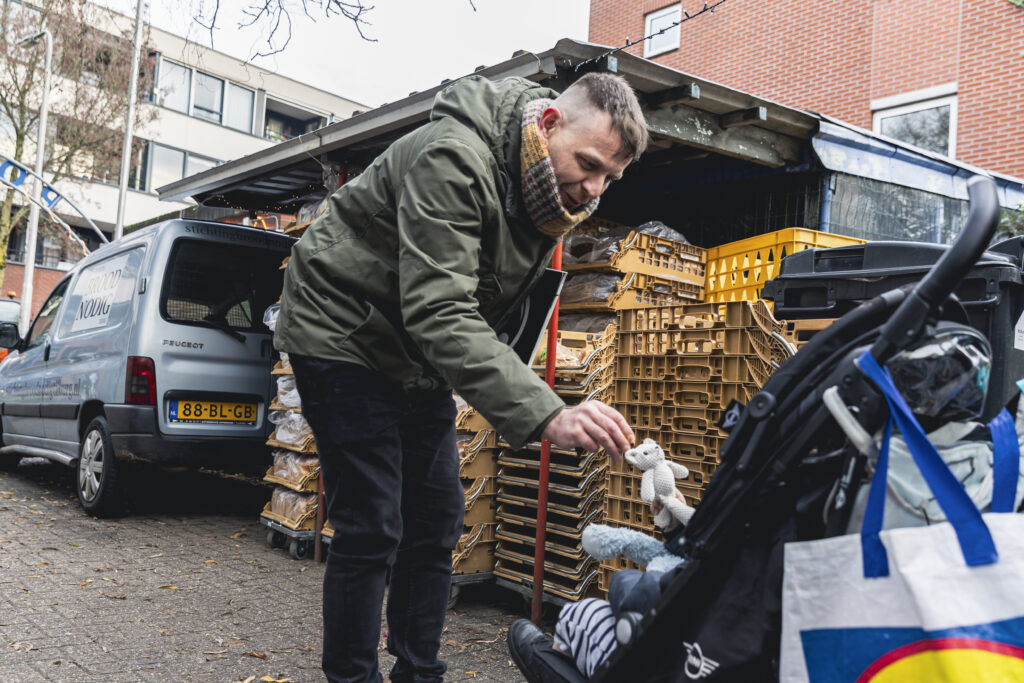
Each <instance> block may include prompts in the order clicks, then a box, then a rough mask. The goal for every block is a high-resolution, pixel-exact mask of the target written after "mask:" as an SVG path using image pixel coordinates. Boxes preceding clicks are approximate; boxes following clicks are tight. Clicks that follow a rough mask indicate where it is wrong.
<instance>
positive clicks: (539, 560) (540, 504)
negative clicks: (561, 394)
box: [530, 242, 562, 626]
mask: <svg viewBox="0 0 1024 683" xmlns="http://www.w3.org/2000/svg"><path fill="white" fill-rule="evenodd" d="M551 267H552V268H554V269H555V270H561V269H562V243H561V242H559V243H558V246H556V247H555V253H554V254H553V255H552V256H551ZM557 363H558V300H557V299H556V300H555V307H554V310H552V312H551V320H550V321H549V322H548V352H547V354H546V357H545V361H544V379H545V381H546V382H547V383H548V386H549V387H554V386H555V366H556V365H557ZM550 466H551V442H550V441H548V440H547V439H541V441H540V473H539V475H538V480H537V482H538V483H537V545H536V548H535V550H534V553H533V604H532V606H531V610H530V621H532V622H533V623H534V624H537V625H538V626H539V625H540V615H541V609H542V608H543V606H544V603H543V593H544V543H545V542H546V540H547V531H548V529H547V526H548V470H549V468H550Z"/></svg>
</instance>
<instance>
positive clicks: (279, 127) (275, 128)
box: [263, 98, 326, 142]
mask: <svg viewBox="0 0 1024 683" xmlns="http://www.w3.org/2000/svg"><path fill="white" fill-rule="evenodd" d="M325 125H326V119H324V117H323V116H320V115H319V114H314V113H313V112H310V111H306V110H304V109H300V108H299V107H296V106H295V105H293V104H288V103H286V102H278V101H276V100H272V99H269V98H268V99H267V113H266V118H265V119H264V125H263V137H265V138H266V139H268V140H273V141H274V142H284V141H285V140H291V139H292V138H295V137H298V136H300V135H304V134H305V133H311V132H313V131H314V130H316V129H317V128H322V127H323V126H325Z"/></svg>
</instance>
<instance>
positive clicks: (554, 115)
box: [539, 106, 565, 139]
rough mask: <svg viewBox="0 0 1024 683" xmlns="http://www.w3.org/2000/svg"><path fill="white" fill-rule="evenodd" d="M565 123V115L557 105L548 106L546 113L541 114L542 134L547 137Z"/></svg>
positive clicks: (540, 125)
mask: <svg viewBox="0 0 1024 683" xmlns="http://www.w3.org/2000/svg"><path fill="white" fill-rule="evenodd" d="M564 123H565V117H564V116H563V114H562V112H561V110H559V109H558V108H556V107H553V106H552V107H548V108H547V109H545V110H544V113H542V114H541V115H540V122H539V127H540V134H541V135H543V136H544V137H545V139H546V138H549V137H551V133H552V132H554V131H555V130H556V129H557V128H558V127H559V126H561V125H563V124H564Z"/></svg>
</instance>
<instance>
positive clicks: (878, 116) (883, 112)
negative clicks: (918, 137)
mask: <svg viewBox="0 0 1024 683" xmlns="http://www.w3.org/2000/svg"><path fill="white" fill-rule="evenodd" d="M897 97H899V96H897ZM886 99H889V98H886ZM894 99H895V98H894ZM872 104H875V103H874V102H873V103H872ZM945 106H948V107H949V139H948V141H947V151H946V154H945V156H947V157H949V158H950V159H955V158H956V138H957V94H956V92H955V91H954V92H953V93H951V94H947V95H943V96H941V97H931V98H928V99H920V100H914V101H913V102H908V103H906V104H899V105H896V106H888V107H885V106H883V107H872V111H871V130H872V132H874V133H877V134H878V135H885V134H884V133H882V120H883V119H886V118H890V117H894V116H903V115H906V114H913V113H914V112H919V111H927V110H928V109H938V108H940V107H945ZM886 137H888V136H886ZM890 139H892V140H898V141H899V142H900V143H902V144H904V145H909V146H911V147H913V148H914V149H920V150H922V151H924V152H927V153H929V154H939V155H941V154H942V152H934V151H932V150H930V149H924V148H922V147H917V146H916V145H914V144H912V143H910V142H906V141H904V140H899V138H890Z"/></svg>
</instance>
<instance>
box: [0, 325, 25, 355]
mask: <svg viewBox="0 0 1024 683" xmlns="http://www.w3.org/2000/svg"><path fill="white" fill-rule="evenodd" d="M19 344H21V337H20V336H18V324H17V323H0V348H4V349H13V348H17V346H18V345H19Z"/></svg>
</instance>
